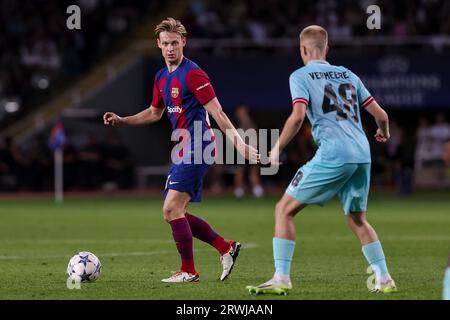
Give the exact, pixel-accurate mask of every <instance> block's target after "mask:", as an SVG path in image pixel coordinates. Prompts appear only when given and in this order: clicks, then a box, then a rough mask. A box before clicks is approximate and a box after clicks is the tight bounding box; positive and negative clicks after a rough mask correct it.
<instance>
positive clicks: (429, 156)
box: [415, 113, 450, 187]
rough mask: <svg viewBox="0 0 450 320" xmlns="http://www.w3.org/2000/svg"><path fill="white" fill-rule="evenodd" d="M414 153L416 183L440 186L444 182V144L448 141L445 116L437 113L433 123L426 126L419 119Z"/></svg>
mask: <svg viewBox="0 0 450 320" xmlns="http://www.w3.org/2000/svg"><path fill="white" fill-rule="evenodd" d="M417 137H418V141H417V147H416V152H415V163H416V166H415V171H416V172H415V175H416V183H417V184H418V185H420V186H436V187H437V186H442V184H443V182H444V181H445V163H444V160H443V158H442V155H443V154H444V149H445V144H446V142H447V141H448V139H450V124H448V123H447V122H446V119H445V115H444V114H442V113H438V114H437V115H436V119H435V123H434V124H433V125H431V126H427V121H426V120H425V119H421V120H420V122H419V128H418V131H417Z"/></svg>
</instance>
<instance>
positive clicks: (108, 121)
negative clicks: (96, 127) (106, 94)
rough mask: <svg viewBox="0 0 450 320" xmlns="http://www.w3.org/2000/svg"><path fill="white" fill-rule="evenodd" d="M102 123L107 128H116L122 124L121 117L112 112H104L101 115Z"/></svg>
mask: <svg viewBox="0 0 450 320" xmlns="http://www.w3.org/2000/svg"><path fill="white" fill-rule="evenodd" d="M103 123H104V124H105V125H107V126H113V127H114V126H118V125H120V124H122V117H119V116H118V115H117V114H115V113H114V112H106V113H105V114H104V115H103Z"/></svg>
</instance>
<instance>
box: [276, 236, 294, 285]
mask: <svg viewBox="0 0 450 320" xmlns="http://www.w3.org/2000/svg"><path fill="white" fill-rule="evenodd" d="M294 248H295V241H292V240H288V239H283V238H277V237H274V238H273V258H274V260H275V274H276V275H281V276H289V274H290V272H291V262H292V256H293V255H294Z"/></svg>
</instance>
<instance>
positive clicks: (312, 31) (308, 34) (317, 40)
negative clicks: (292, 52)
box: [300, 25, 328, 52]
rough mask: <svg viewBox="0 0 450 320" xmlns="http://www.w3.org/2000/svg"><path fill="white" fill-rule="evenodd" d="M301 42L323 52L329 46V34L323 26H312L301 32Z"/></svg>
mask: <svg viewBox="0 0 450 320" xmlns="http://www.w3.org/2000/svg"><path fill="white" fill-rule="evenodd" d="M300 42H301V43H303V44H304V45H306V43H308V45H307V46H309V47H311V48H312V49H318V50H319V51H320V52H323V51H324V50H325V49H326V48H327V46H328V32H327V30H325V29H324V28H322V27H321V26H317V25H311V26H308V27H306V28H305V29H303V30H302V32H300Z"/></svg>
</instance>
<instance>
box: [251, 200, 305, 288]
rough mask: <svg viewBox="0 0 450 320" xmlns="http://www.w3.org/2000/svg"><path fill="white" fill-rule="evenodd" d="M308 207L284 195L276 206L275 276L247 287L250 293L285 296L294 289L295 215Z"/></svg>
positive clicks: (274, 239)
mask: <svg viewBox="0 0 450 320" xmlns="http://www.w3.org/2000/svg"><path fill="white" fill-rule="evenodd" d="M305 207H306V205H305V204H302V203H300V202H299V201H298V200H296V199H294V198H293V197H291V196H289V195H288V194H286V193H285V194H284V195H283V197H282V198H281V200H280V201H279V202H278V203H277V205H276V206H275V237H274V238H273V255H274V260H275V274H274V276H273V278H272V279H270V280H269V281H267V282H265V283H262V284H260V285H259V286H247V289H248V290H249V292H250V293H255V294H264V293H269V294H284V295H286V294H287V293H288V292H289V291H290V290H291V289H292V283H291V279H290V269H291V262H292V257H293V254H294V248H295V225H294V217H295V215H296V214H297V213H298V212H299V211H300V210H302V209H303V208H305Z"/></svg>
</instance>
